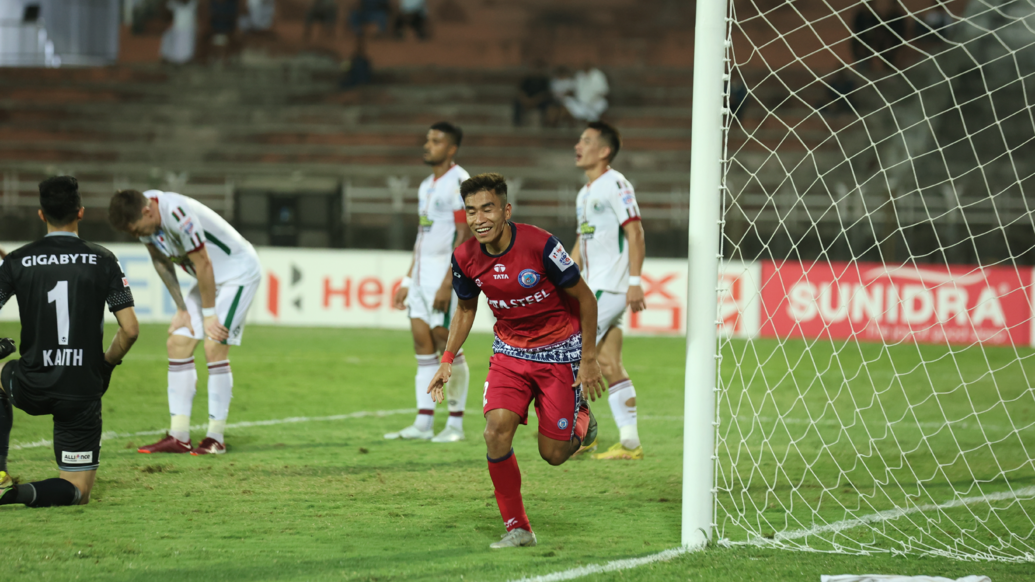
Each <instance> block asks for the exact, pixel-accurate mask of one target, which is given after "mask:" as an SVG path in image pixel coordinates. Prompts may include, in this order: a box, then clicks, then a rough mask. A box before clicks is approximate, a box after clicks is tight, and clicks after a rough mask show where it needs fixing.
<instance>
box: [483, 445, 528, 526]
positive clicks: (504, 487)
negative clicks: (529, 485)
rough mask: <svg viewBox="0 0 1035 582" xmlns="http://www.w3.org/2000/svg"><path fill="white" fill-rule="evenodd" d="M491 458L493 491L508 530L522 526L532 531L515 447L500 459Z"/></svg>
mask: <svg viewBox="0 0 1035 582" xmlns="http://www.w3.org/2000/svg"><path fill="white" fill-rule="evenodd" d="M486 458H488V460H489V477H491V478H492V487H493V489H494V491H493V493H495V494H496V505H498V506H499V508H500V516H501V517H502V518H503V525H505V526H507V531H510V530H512V529H515V528H521V529H523V530H525V531H532V526H531V525H530V524H529V523H528V515H526V514H525V503H524V501H523V500H522V499H521V469H519V468H518V463H517V457H515V456H514V449H510V452H509V453H507V454H506V455H504V456H503V457H501V458H499V459H493V458H491V457H488V455H486Z"/></svg>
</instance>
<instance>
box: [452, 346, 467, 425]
mask: <svg viewBox="0 0 1035 582" xmlns="http://www.w3.org/2000/svg"><path fill="white" fill-rule="evenodd" d="M470 381H471V370H470V368H468V367H467V358H465V357H464V352H463V351H461V352H460V353H459V354H457V355H456V359H455V360H453V375H452V376H450V378H449V384H447V385H446V401H447V402H448V403H449V420H447V421H446V426H448V427H450V428H455V429H457V430H461V431H462V430H464V407H465V406H466V405H467V389H468V387H469V386H470Z"/></svg>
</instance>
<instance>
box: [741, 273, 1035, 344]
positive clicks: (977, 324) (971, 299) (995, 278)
mask: <svg viewBox="0 0 1035 582" xmlns="http://www.w3.org/2000/svg"><path fill="white" fill-rule="evenodd" d="M760 286H761V296H762V308H761V322H760V323H761V325H760V335H761V336H762V337H780V338H785V337H806V338H817V337H824V336H825V337H829V338H831V339H846V338H852V337H854V338H857V339H860V340H871V341H883V342H887V343H895V342H900V341H915V342H921V343H940V344H944V343H953V344H970V343H974V342H983V343H986V344H991V345H1024V346H1027V345H1032V341H1033V339H1035V338H1033V337H1032V269H1031V268H1027V267H1026V268H1020V269H1018V268H1014V267H985V268H980V267H976V266H970V265H954V266H950V267H946V266H938V265H921V266H898V267H891V266H886V265H884V264H881V263H798V262H784V263H775V262H772V261H763V262H762V275H761V285H760Z"/></svg>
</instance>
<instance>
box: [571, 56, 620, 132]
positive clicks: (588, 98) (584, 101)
mask: <svg viewBox="0 0 1035 582" xmlns="http://www.w3.org/2000/svg"><path fill="white" fill-rule="evenodd" d="M610 90H611V88H610V86H609V85H608V84H607V77H606V76H604V73H603V72H602V71H601V70H600V69H598V68H596V67H594V66H593V65H591V64H588V63H587V64H586V66H584V67H583V68H582V70H581V71H579V72H577V73H575V91H574V92H573V93H572V94H570V95H567V96H565V97H564V99H563V100H562V101H561V102H562V103H564V107H565V108H567V110H568V113H569V114H570V115H571V116H572V118H574V119H576V120H578V121H587V122H589V121H599V120H600V116H601V115H603V114H604V112H605V111H607V106H608V103H607V94H608V93H609V92H610Z"/></svg>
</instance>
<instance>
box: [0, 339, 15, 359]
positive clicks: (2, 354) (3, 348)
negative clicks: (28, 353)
mask: <svg viewBox="0 0 1035 582" xmlns="http://www.w3.org/2000/svg"><path fill="white" fill-rule="evenodd" d="M17 349H18V348H16V347H14V340H13V339H11V338H9V337H0V360H2V359H4V358H6V357H7V356H9V355H11V354H13V353H14V352H15V351H16V350H17Z"/></svg>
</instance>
